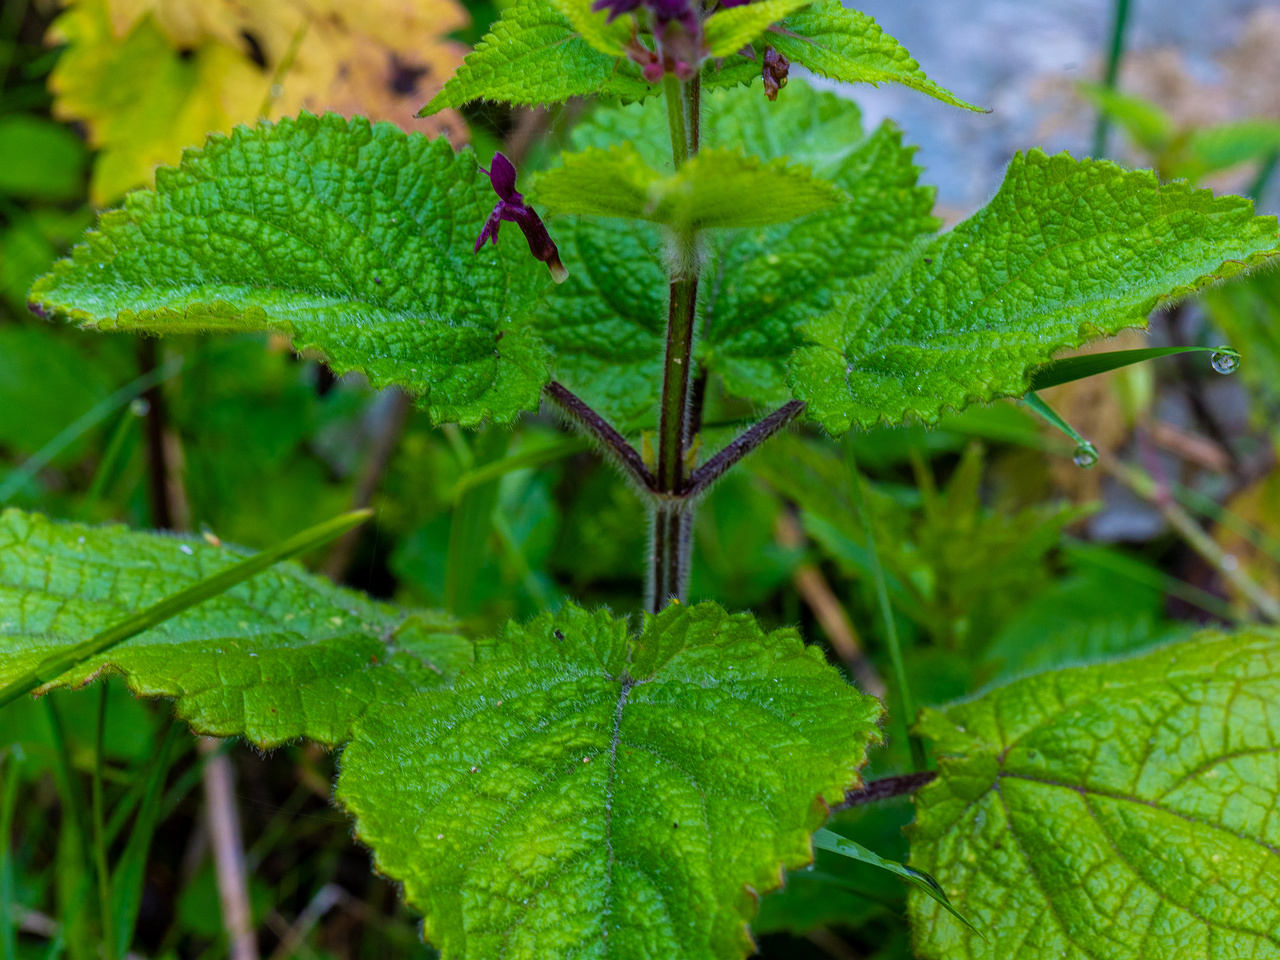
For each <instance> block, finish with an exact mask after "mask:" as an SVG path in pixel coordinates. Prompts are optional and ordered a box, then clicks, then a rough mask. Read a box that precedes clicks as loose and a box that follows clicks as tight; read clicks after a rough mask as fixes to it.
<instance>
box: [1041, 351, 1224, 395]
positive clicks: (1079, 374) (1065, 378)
mask: <svg viewBox="0 0 1280 960" xmlns="http://www.w3.org/2000/svg"><path fill="white" fill-rule="evenodd" d="M1179 353H1212V354H1214V355H1215V356H1217V355H1218V354H1225V355H1228V356H1235V355H1236V354H1235V351H1234V350H1232V349H1231V348H1230V347H1143V348H1141V349H1138V350H1109V351H1107V352H1105V353H1085V354H1081V355H1080V356H1076V357H1063V358H1062V359H1061V360H1054V361H1052V362H1051V363H1047V364H1045V365H1044V366H1043V367H1040V368H1039V369H1038V370H1036V371H1034V372H1033V373H1032V374H1031V389H1032V390H1048V389H1049V388H1050V387H1056V386H1058V385H1059V384H1063V383H1071V382H1072V381H1073V380H1083V379H1084V378H1085V377H1095V376H1097V375H1098V374H1100V373H1107V372H1108V371H1110V370H1119V369H1120V368H1121V367H1128V366H1131V365H1132V364H1135V363H1144V362H1146V361H1147V360H1158V359H1159V358H1161V357H1172V356H1175V355H1177V354H1179Z"/></svg>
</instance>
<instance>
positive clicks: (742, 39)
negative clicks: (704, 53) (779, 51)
mask: <svg viewBox="0 0 1280 960" xmlns="http://www.w3.org/2000/svg"><path fill="white" fill-rule="evenodd" d="M811 2H812V0H759V2H757V3H750V4H746V5H743V6H738V7H730V8H729V9H727V10H721V11H720V12H719V13H716V14H713V15H712V16H711V17H709V18H708V19H707V22H706V26H705V27H704V28H703V29H704V32H703V42H704V43H706V45H707V49H708V50H709V51H710V53H711V55H712V56H713V57H727V56H729V55H730V54H734V53H737V52H738V51H739V50H741V49H742V48H743V47H745V46H746V45H747V44H749V43H755V42H756V41H757V40H759V39H760V36H761V34H763V33H764V32H765V30H767V29H768V28H769V25H770V24H772V23H775V22H776V21H778V20H781V19H782V18H783V17H785V16H787V15H788V14H790V13H794V12H795V11H796V10H798V9H799V8H800V7H807V6H808V5H809V4H810V3H811Z"/></svg>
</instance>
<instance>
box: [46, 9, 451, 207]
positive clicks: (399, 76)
mask: <svg viewBox="0 0 1280 960" xmlns="http://www.w3.org/2000/svg"><path fill="white" fill-rule="evenodd" d="M466 21H467V15H466V13H465V11H463V9H462V8H461V7H460V6H458V5H457V4H456V3H455V2H454V0H364V2H361V3H359V4H343V3H339V2H337V0H74V2H73V3H72V4H71V5H70V7H69V8H68V10H67V11H66V12H65V13H64V14H63V15H62V16H61V17H59V18H58V20H57V21H56V22H55V23H54V25H53V27H52V28H51V31H50V39H51V41H53V42H56V43H63V44H66V49H65V50H64V52H63V55H62V57H61V59H60V60H59V63H58V66H57V67H56V68H55V70H54V73H53V75H52V76H51V78H50V88H51V90H52V91H53V93H54V94H55V101H54V112H55V114H56V115H57V116H59V117H61V118H63V119H66V120H76V121H80V122H82V123H83V124H84V126H85V128H86V130H87V131H88V135H89V141H90V143H91V144H92V145H93V146H94V147H96V148H98V149H99V151H100V153H99V156H98V160H97V162H96V164H95V168H94V172H93V177H92V181H91V184H90V192H91V196H92V199H93V201H94V202H95V203H96V204H99V205H105V204H108V203H111V202H113V201H115V200H117V199H119V197H120V196H121V195H122V194H123V193H124V192H125V191H126V190H129V189H131V188H133V187H137V186H141V185H144V184H147V183H149V182H150V181H151V178H152V175H153V171H154V169H155V167H156V166H157V165H160V164H173V163H176V162H177V161H178V160H179V159H180V158H181V154H182V150H183V148H184V147H189V146H199V145H200V144H202V143H203V142H204V139H205V136H206V135H207V134H208V133H211V132H214V131H223V132H226V131H229V130H230V129H231V127H233V126H234V125H236V124H238V123H253V122H254V121H255V120H257V119H259V117H260V116H261V115H263V114H264V113H265V114H266V115H267V116H270V117H272V118H276V117H281V116H287V115H292V114H296V113H297V112H299V111H300V110H303V109H306V110H310V111H312V112H315V113H322V112H325V111H329V110H332V111H335V112H337V113H341V114H343V115H344V116H353V115H356V114H361V115H364V116H368V117H370V118H371V119H373V120H389V121H391V122H393V123H395V124H397V125H398V126H401V127H403V128H404V129H407V130H418V131H421V132H424V133H427V134H432V135H434V134H439V133H443V134H445V135H447V136H449V138H450V139H451V140H452V141H453V142H454V143H455V144H457V145H460V144H461V143H463V142H464V141H465V140H466V136H467V133H466V126H465V124H464V123H463V122H462V120H461V118H460V117H459V116H458V115H457V114H455V113H442V114H439V115H437V116H435V117H432V118H430V119H427V120H422V119H418V118H417V117H415V116H414V114H415V113H416V111H417V110H418V108H419V107H420V106H421V105H422V104H423V103H424V102H425V101H426V100H428V99H430V98H431V96H433V95H434V94H435V92H436V91H437V90H439V89H440V87H441V86H443V84H444V82H445V81H446V80H447V79H448V77H449V76H450V74H451V73H452V72H453V70H454V68H455V67H456V66H457V64H458V63H459V62H460V61H461V58H462V55H463V54H464V53H465V48H464V47H462V46H461V45H460V44H457V43H453V42H451V41H448V40H444V39H442V37H443V35H444V34H447V33H448V32H450V31H453V30H456V29H458V28H459V27H461V26H464V25H465V24H466Z"/></svg>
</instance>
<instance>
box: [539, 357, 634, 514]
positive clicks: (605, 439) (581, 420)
mask: <svg viewBox="0 0 1280 960" xmlns="http://www.w3.org/2000/svg"><path fill="white" fill-rule="evenodd" d="M543 392H544V393H545V394H546V397H547V399H548V400H550V401H551V402H552V403H553V404H555V406H556V409H558V410H559V411H560V412H561V413H563V414H564V415H565V417H567V418H568V419H569V421H570V422H571V423H573V424H574V425H575V426H577V427H579V428H580V429H581V430H582V431H583V433H585V434H586V435H587V436H589V437H590V438H591V439H592V440H595V441H596V442H597V443H599V444H600V447H601V451H602V452H603V453H605V454H607V455H608V456H609V458H610V459H611V460H612V461H613V462H614V463H616V464H617V465H618V467H619V468H620V469H621V470H622V471H623V472H624V473H625V474H627V477H628V478H629V479H630V480H632V481H633V482H635V483H636V484H638V485H639V486H641V487H643V488H645V489H647V490H654V489H656V488H657V481H656V480H654V477H653V473H652V472H650V470H649V468H648V467H646V466H645V464H644V460H643V458H642V457H641V456H640V454H638V453H637V452H636V448H635V447H633V446H631V444H629V443H627V439H626V437H624V436H623V435H622V434H620V433H619V432H618V431H617V430H616V429H614V427H613V425H612V424H611V423H609V422H608V421H607V420H605V418H604V417H602V416H600V414H598V413H596V412H595V411H594V410H592V409H591V408H590V407H589V406H587V405H586V404H585V403H583V402H582V400H581V399H580V398H579V397H577V396H576V395H575V394H574V393H573V392H572V391H570V390H569V388H568V387H566V386H565V385H564V384H562V383H557V382H556V381H554V380H552V381H551V382H550V383H548V384H547V385H546V387H545V388H544V391H543Z"/></svg>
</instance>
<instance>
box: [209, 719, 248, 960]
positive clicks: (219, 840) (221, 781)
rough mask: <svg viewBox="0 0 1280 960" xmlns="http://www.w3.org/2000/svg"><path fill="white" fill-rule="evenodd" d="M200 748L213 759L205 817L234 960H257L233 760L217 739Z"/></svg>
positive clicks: (219, 898)
mask: <svg viewBox="0 0 1280 960" xmlns="http://www.w3.org/2000/svg"><path fill="white" fill-rule="evenodd" d="M198 748H199V750H200V752H201V753H204V754H208V755H210V756H208V759H207V761H206V763H205V768H204V799H205V813H206V817H207V819H208V822H209V839H210V841H211V843H212V844H213V864H214V869H215V871H216V872H217V875H218V900H219V901H220V903H221V904H222V926H223V929H225V930H226V932H227V940H228V941H229V943H230V948H231V952H230V956H231V960H258V937H257V935H256V934H255V933H254V929H253V915H252V912H251V911H250V908H249V876H248V871H247V869H246V868H245V857H244V841H243V838H242V837H241V834H240V816H239V812H238V810H237V808H236V797H235V772H234V771H233V770H232V767H231V760H230V758H228V757H227V755H226V754H223V753H218V752H217V750H218V741H217V740H216V739H213V738H210V737H201V738H200V741H199V743H198Z"/></svg>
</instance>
